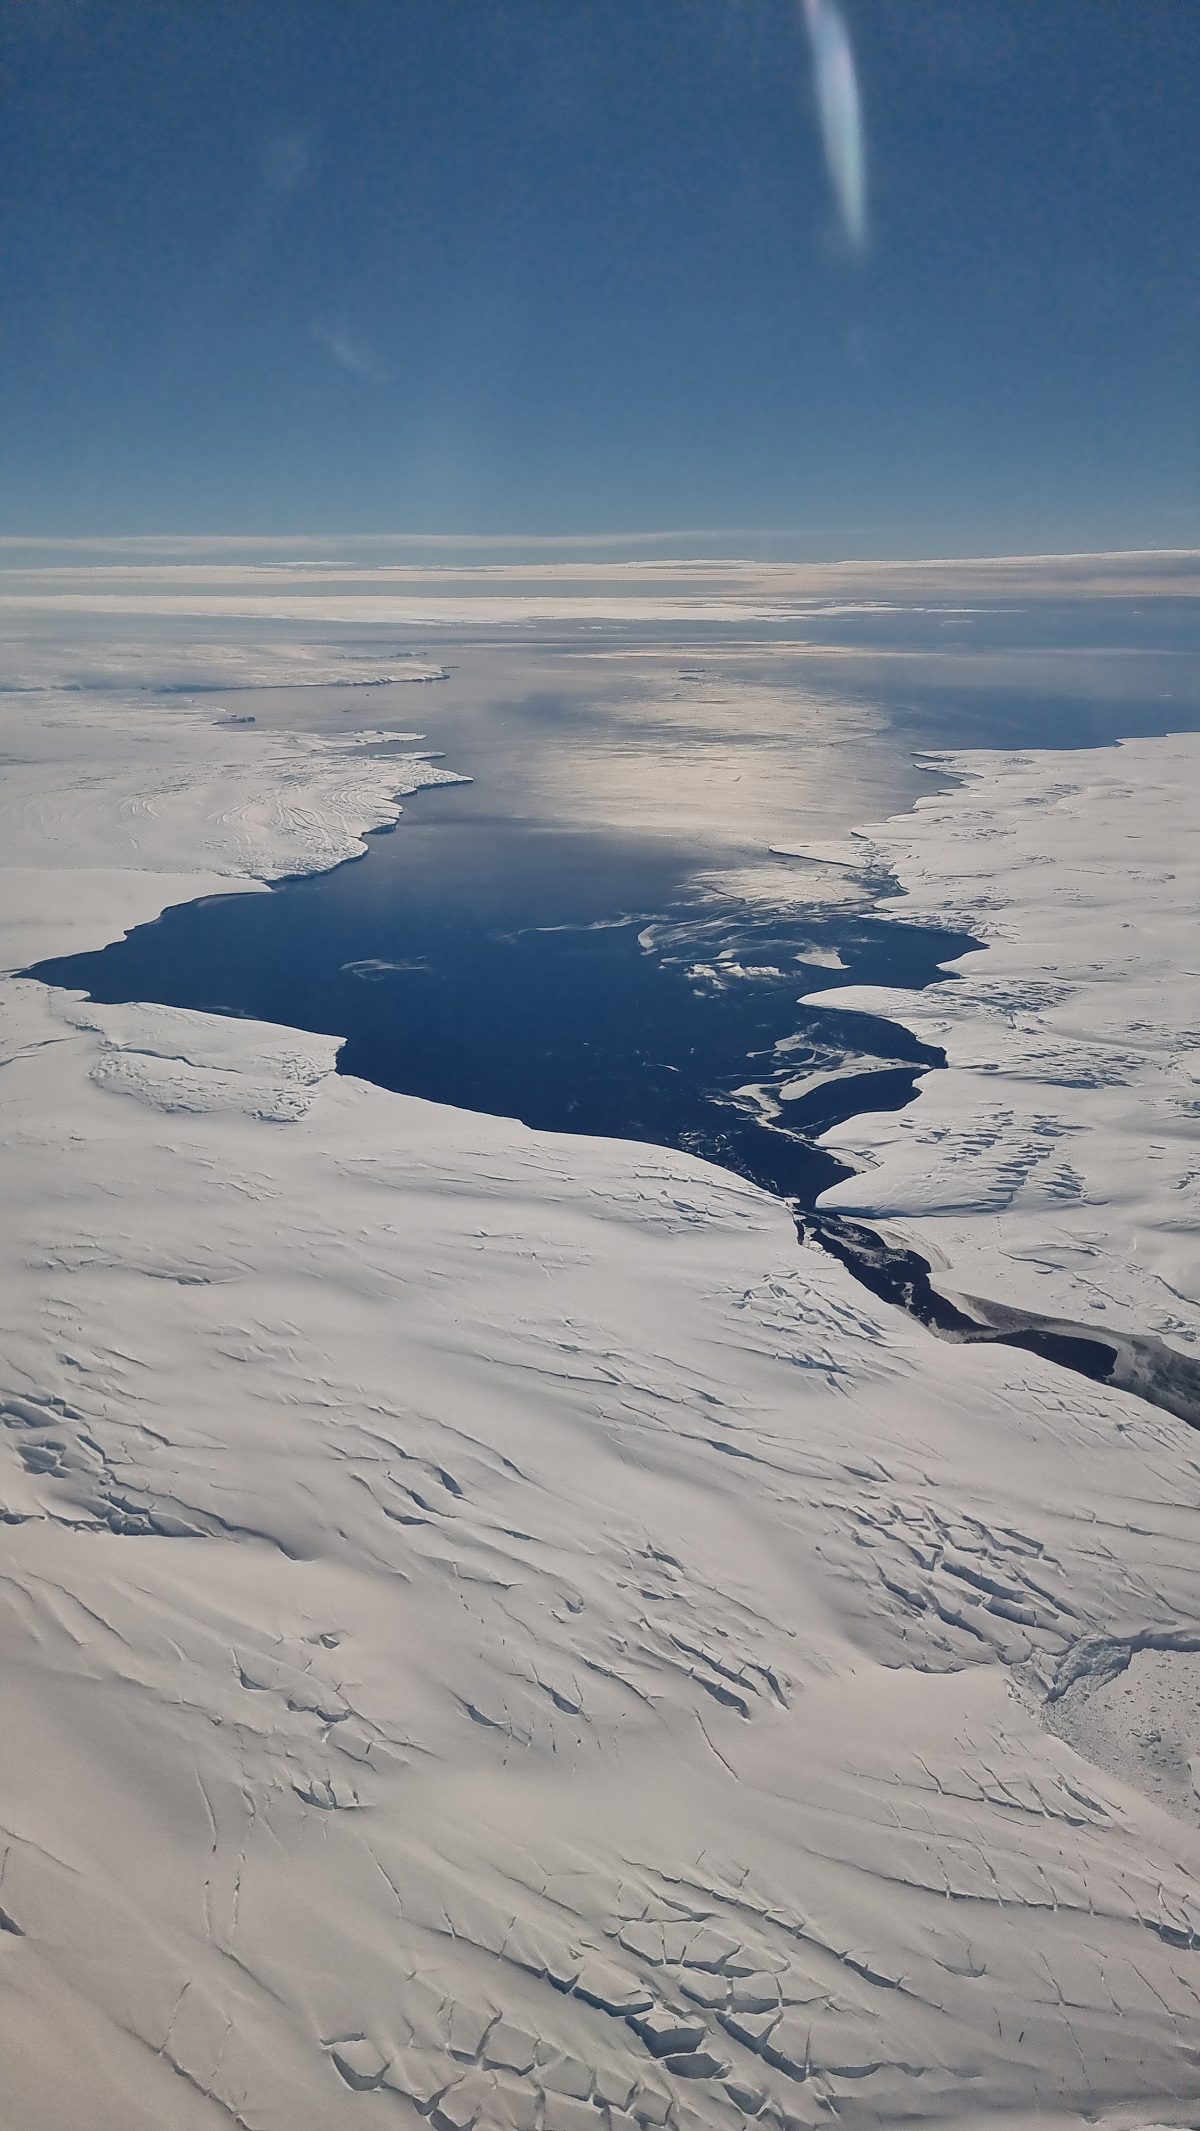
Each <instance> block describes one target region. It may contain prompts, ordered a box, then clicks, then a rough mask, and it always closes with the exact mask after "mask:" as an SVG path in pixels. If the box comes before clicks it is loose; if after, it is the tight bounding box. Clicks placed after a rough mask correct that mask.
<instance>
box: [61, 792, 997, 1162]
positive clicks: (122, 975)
mask: <svg viewBox="0 0 1200 2131" xmlns="http://www.w3.org/2000/svg"><path fill="white" fill-rule="evenodd" d="M439 809H440V810H441V811H442V812H443V814H448V815H449V816H450V818H449V819H447V820H446V821H445V823H444V830H443V836H442V848H443V857H442V859H441V861H440V862H439V860H438V858H437V857H436V856H435V854H434V848H433V847H434V846H435V845H436V844H437V842H438V826H439V825H438V819H437V817H438V813H439ZM456 809H457V812H458V814H459V816H461V813H462V801H461V800H459V799H456V797H455V794H454V793H453V792H451V791H446V792H444V793H440V792H437V791H432V792H427V793H423V794H421V795H419V796H418V797H417V798H416V799H414V800H412V801H411V802H409V811H407V812H406V814H405V815H404V817H403V819H402V821H401V822H400V824H399V825H398V826H397V828H396V829H395V830H393V831H390V832H387V833H385V834H382V835H379V836H376V837H373V838H371V839H370V846H371V848H370V851H369V854H368V856H367V857H366V858H365V859H362V860H354V861H351V862H349V863H348V864H346V865H344V866H341V867H338V868H337V869H335V871H334V872H332V873H326V874H321V875H315V876H312V877H310V878H307V879H299V880H291V881H285V882H282V883H280V884H279V885H277V886H276V887H274V888H272V889H271V890H270V892H269V893H267V894H265V895H260V896H240V895H239V896H225V897H215V898H212V899H209V900H206V901H202V902H197V903H191V904H184V905H181V906H179V907H178V908H176V909H173V910H169V911H167V912H166V913H165V914H164V916H163V917H162V918H161V919H159V920H158V921H157V922H156V923H155V924H152V925H145V926H141V927H139V928H138V929H137V930H136V931H134V932H133V933H131V934H130V935H129V936H128V938H127V939H125V940H123V941H121V942H119V943H118V944H116V945H114V946H111V947H108V948H106V949H104V950H103V952H101V953H98V954H90V955H77V956H73V957H69V958H66V959H64V960H59V961H53V962H46V963H43V964H41V965H39V967H38V969H37V970H36V972H35V974H36V975H38V976H39V977H42V978H44V979H45V980H46V981H48V982H50V983H54V984H60V985H66V986H69V987H71V988H72V989H78V990H83V991H86V992H87V993H89V994H90V996H91V997H92V998H94V999H97V1000H105V1001H123V1000H131V999H137V1000H153V1001H156V1002H158V1003H160V1004H162V1005H167V1006H182V1007H190V1008H194V1009H199V1010H201V1011H204V1012H209V1013H223V1014H234V1015H245V1016H250V1017H253V1018H254V1019H258V1020H266V1021H274V1022H279V1023H283V1024H285V1025H287V1026H290V1027H299V1028H305V1029H312V1030H317V1031H322V1032H325V1033H328V1034H335V1035H340V1036H343V1037H344V1038H345V1042H344V1046H343V1049H342V1051H341V1054H340V1057H339V1069H340V1070H341V1071H342V1072H345V1073H351V1074H355V1075H357V1076H359V1077H361V1078H363V1079H366V1080H371V1081H375V1082H377V1083H378V1084H379V1085H381V1086H383V1087H386V1088H392V1089H396V1090H398V1091H400V1092H402V1093H404V1094H409V1095H419V1096H423V1097H426V1098H428V1099H430V1100H432V1101H435V1102H444V1103H451V1104H454V1105H456V1106H458V1107H461V1108H464V1109H471V1110H482V1111H490V1112H492V1113H495V1114H498V1115H502V1116H511V1117H516V1118H520V1119H521V1120H522V1121H523V1122H524V1123H526V1124H528V1125H531V1126H534V1127H537V1128H540V1129H545V1130H556V1131H568V1132H584V1133H593V1134H600V1135H611V1136H615V1137H620V1138H625V1139H635V1140H647V1141H653V1142H657V1143H658V1144H661V1145H664V1146H673V1147H680V1148H686V1149H688V1150H690V1151H691V1152H693V1153H697V1154H702V1155H704V1156H706V1157H708V1158H710V1159H712V1160H714V1161H718V1162H721V1163H723V1164H725V1165H726V1166H728V1167H730V1168H733V1169H735V1170H737V1171H739V1172H740V1173H741V1174H743V1175H746V1176H749V1177H751V1178H753V1179H754V1180H755V1181H756V1182H759V1183H761V1184H763V1185H765V1186H766V1187H767V1188H769V1189H771V1190H773V1191H776V1192H780V1193H783V1194H785V1195H787V1196H789V1197H796V1198H798V1199H800V1200H801V1201H802V1202H803V1203H804V1204H805V1205H810V1204H811V1203H812V1202H813V1200H814V1199H815V1197H816V1195H817V1193H818V1192H820V1191H821V1190H823V1189H824V1188H825V1187H826V1186H827V1185H829V1184H831V1183H833V1182H835V1181H836V1180H837V1179H838V1178H839V1177H840V1176H842V1175H843V1174H844V1173H845V1171H844V1169H843V1168H842V1166H841V1165H840V1164H839V1163H838V1162H836V1161H835V1160H834V1158H833V1157H832V1156H831V1155H829V1154H827V1153H825V1152H824V1151H823V1150H822V1149H820V1148H818V1147H816V1146H814V1145H813V1144H812V1141H813V1135H814V1134H815V1133H817V1132H818V1131H820V1130H821V1129H823V1128H824V1127H825V1126H827V1125H829V1124H830V1123H832V1122H833V1121H834V1120H835V1119H836V1118H838V1117H845V1116H849V1115H852V1114H853V1113H854V1112H855V1111H856V1110H861V1109H864V1108H873V1109H889V1108H894V1107H898V1106H899V1105H900V1104H901V1103H902V1102H904V1101H907V1100H908V1099H909V1097H910V1095H911V1092H912V1088H913V1082H914V1078H915V1076H916V1074H917V1073H918V1072H920V1071H921V1070H922V1069H924V1068H927V1067H929V1066H930V1065H935V1064H938V1063H940V1062H941V1054H940V1053H939V1052H936V1051H934V1050H931V1049H930V1048H929V1047H928V1046H926V1045H924V1044H921V1043H920V1042H918V1041H917V1040H916V1038H915V1037H913V1036H911V1035H909V1034H908V1032H907V1031H905V1030H903V1029H900V1028H897V1027H894V1026H892V1025H891V1024H889V1023H887V1022H883V1021H876V1020H873V1019H871V1018H870V1017H868V1016H865V1015H861V1014H852V1013H837V1012H830V1011H827V1010H825V1009H817V1008H804V1007H801V1006H800V1005H799V1004H798V1001H799V998H800V996H801V995H802V994H803V993H804V992H807V991H810V990H813V989H823V988H826V987H836V986H845V985H847V984H851V983H872V982H877V981H886V982H892V983H901V984H911V985H923V984H926V983H931V982H936V981H939V967H938V965H939V964H940V963H941V962H943V961H945V960H947V959H949V958H951V957H953V956H955V955H958V954H961V953H962V952H964V950H965V949H966V948H967V947H969V946H971V945H972V944H973V943H972V942H971V941H970V940H969V939H968V938H967V937H966V936H965V935H963V934H956V933H950V932H941V931H935V930H932V929H929V928H926V927H919V926H906V925H903V924H896V923H891V922H884V921H882V920H880V919H879V918H876V917H873V916H870V915H864V914H854V915H849V916H847V915H845V914H841V913H838V914H833V915H831V914H829V913H827V912H822V911H820V910H813V911H809V912H805V911H804V910H803V908H800V909H798V910H797V911H795V912H794V913H789V914H788V915H787V916H786V917H782V916H780V915H779V914H778V913H767V914H761V913H755V912H754V911H753V910H749V911H748V910H747V909H745V908H744V907H740V906H738V907H733V908H730V907H723V906H722V905H721V904H720V903H714V902H712V901H710V900H704V899H701V898H699V897H698V896H697V894H696V892H695V890H694V888H692V887H691V885H690V884H689V882H688V880H687V879H686V877H685V876H682V875H681V871H680V864H679V860H678V858H672V857H671V855H670V854H666V853H664V852H663V851H662V849H661V848H660V847H658V846H656V845H654V844H639V843H636V842H634V841H632V840H625V839H621V838H618V837H614V836H612V835H605V836H587V835H582V834H579V833H574V834H570V833H555V832H554V831H551V830H546V829H538V828H536V827H530V826H529V825H527V824H523V825H514V824H505V823H502V822H500V823H498V822H495V821H492V822H490V823H486V822H484V821H483V820H481V818H480V816H479V814H478V812H476V814H475V815H474V816H473V817H472V830H473V834H471V835H470V836H467V837H464V836H463V834H462V824H461V820H460V821H459V823H458V826H457V828H455V826H454V813H455V810H456ZM448 848H452V849H453V851H454V853H455V856H454V862H453V864H452V865H448V864H447V863H446V862H445V858H444V852H445V850H446V849H448ZM470 854H473V858H474V864H473V865H472V863H470ZM831 949H836V950H837V952H838V954H839V955H840V957H841V960H842V963H843V964H844V967H843V968H841V969H840V970H829V969H826V968H823V967H821V966H818V964H817V963H815V962H814V961H813V959H812V957H813V954H814V951H817V952H818V953H819V952H820V951H821V950H825V951H828V950H831ZM731 965H732V968H731ZM747 967H749V968H752V969H753V970H754V971H755V972H757V973H756V974H754V975H749V976H747V975H738V974H733V973H732V969H733V968H735V969H738V970H741V969H745V968H747ZM780 1044H783V1045H785V1046H786V1048H784V1049H778V1048H777V1046H779V1045H780ZM847 1057H849V1058H851V1059H852V1060H853V1061H855V1065H856V1070H855V1071H854V1073H853V1076H852V1078H850V1079H848V1080H844V1081H842V1082H839V1083H838V1085H837V1086H836V1087H834V1088H832V1089H831V1088H822V1089H820V1090H818V1091H817V1092H815V1093H814V1094H812V1095H811V1096H809V1097H807V1098H805V1099H803V1100H801V1101H799V1102H788V1103H780V1102H779V1101H778V1100H777V1098H776V1094H775V1091H776V1090H777V1089H778V1088H779V1087H780V1086H782V1085H783V1084H785V1083H787V1082H789V1081H791V1082H793V1083H794V1081H795V1080H796V1078H797V1077H798V1076H801V1075H803V1074H805V1073H806V1072H808V1071H811V1070H822V1069H824V1070H828V1069H830V1068H838V1067H841V1066H843V1065H844V1063H845V1061H846V1059H847ZM747 1083H753V1084H754V1085H755V1086H757V1087H759V1088H760V1089H762V1091H763V1095H762V1098H761V1100H759V1101H758V1102H755V1101H754V1100H753V1099H751V1098H749V1097H746V1096H744V1095H739V1093H738V1091H739V1090H740V1089H742V1088H744V1087H745V1085H746V1084H747ZM772 1113H773V1114H772Z"/></svg>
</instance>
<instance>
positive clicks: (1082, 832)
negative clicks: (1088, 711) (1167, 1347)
mask: <svg viewBox="0 0 1200 2131" xmlns="http://www.w3.org/2000/svg"><path fill="white" fill-rule="evenodd" d="M940 759H941V761H942V763H943V766H944V767H945V768H946V769H948V770H950V771H952V772H953V773H954V775H955V776H956V778H958V779H959V780H960V781H959V782H958V783H957V784H956V785H955V786H954V787H953V788H952V789H950V790H948V791H943V792H940V793H939V794H938V795H937V796H936V797H934V798H930V799H925V800H922V801H921V802H920V803H919V804H918V806H917V807H916V809H915V810H914V812H913V813H912V814H910V815H906V816H904V817H902V818H898V819H897V820H895V821H892V822H889V823H888V824H887V825H886V827H885V828H884V829H883V830H881V831H872V832H871V836H872V843H873V846H874V851H875V855H876V857H877V858H879V859H881V860H882V861H883V862H884V863H885V864H887V865H888V866H889V867H890V868H891V869H892V870H893V871H894V872H895V874H896V875H897V876H898V878H899V881H900V884H901V887H902V889H903V894H902V896H901V898H900V900H899V901H898V902H897V903H896V905H895V908H896V911H897V914H898V915H900V916H903V917H904V918H905V919H916V920H920V919H922V918H928V919H931V920H934V921H936V922H939V923H942V922H948V923H952V924H955V925H959V926H962V927H963V928H965V929H966V930H967V931H969V932H971V933H972V934H973V935H974V936H975V937H976V938H977V939H979V940H980V941H982V942H985V943H986V945H985V947H984V948H983V950H982V951H981V952H980V953H977V954H970V955H967V956H965V957H964V958H963V960H962V961H961V962H958V963H956V964H955V965H954V977H953V980H952V981H951V982H949V983H946V984H942V985H939V986H937V987H935V988H934V989H932V990H930V991H926V992H923V993H921V994H919V995H917V994H913V993H905V992H894V991H878V990H865V989H863V990H855V991H840V992H838V993H837V994H836V995H832V996H831V1000H830V1003H831V1004H836V1006H837V1008H838V1009H839V1010H842V1009H844V1008H846V1007H860V1008H862V1009H863V1010H865V1011H867V1012H870V1013H878V1014H883V1015H885V1016H886V1017H887V1018H889V1019H891V1020H898V1021H903V1022H904V1023H906V1024H907V1026H908V1027H909V1028H911V1029H914V1030H915V1031H916V1032H917V1033H918V1034H919V1035H920V1036H921V1037H922V1038H923V1039H924V1040H925V1041H926V1042H928V1043H934V1044H938V1045H940V1046H941V1047H943V1048H944V1049H945V1051H946V1054H947V1058H948V1062H949V1064H948V1070H947V1071H945V1072H935V1073H931V1074H929V1075H927V1077H926V1079H925V1080H924V1082H923V1083H922V1086H921V1088H920V1092H919V1095H918V1098H917V1100H916V1102H915V1103H914V1104H913V1105H912V1106H911V1108H909V1109H907V1110H904V1111H902V1112H900V1113H899V1114H897V1115H895V1116H890V1117H881V1116H870V1117H865V1118H864V1117H860V1118H855V1119H853V1120H852V1121H851V1122H850V1123H849V1124H846V1125H842V1126H839V1127H838V1128H837V1129H836V1130H835V1131H833V1132H831V1133H830V1134H829V1135H828V1136H827V1142H826V1143H827V1144H828V1145H829V1146H831V1147H832V1148H834V1149H835V1150H836V1151H837V1152H838V1153H841V1154H845V1155H847V1156H848V1157H849V1158H850V1159H851V1160H853V1161H854V1162H856V1163H858V1164H861V1165H862V1166H861V1173H860V1174H859V1175H857V1176H856V1177H854V1178H852V1179H850V1180H849V1181H847V1182H846V1183H843V1184H840V1185H838V1186H837V1187H836V1189H834V1190H833V1191H831V1192H829V1193H828V1194H827V1195H826V1198H825V1200H824V1202H823V1203H824V1204H825V1205H826V1206H828V1207H830V1208H831V1209H834V1210H836V1211H839V1212H843V1213H854V1214H859V1213H862V1214H865V1213H867V1212H869V1213H870V1214H871V1215H872V1216H877V1217H879V1218H880V1219H882V1220H885V1221H887V1222H889V1223H890V1224H891V1225H893V1226H898V1227H899V1228H901V1229H902V1231H903V1233H904V1235H905V1236H906V1237H911V1238H912V1239H913V1240H914V1241H915V1242H916V1244H917V1247H918V1248H919V1249H920V1250H922V1251H923V1252H924V1253H925V1254H926V1255H927V1256H928V1257H929V1258H930V1259H931V1260H932V1262H933V1263H934V1264H935V1265H936V1266H937V1267H938V1268H939V1284H940V1285H941V1286H943V1287H944V1288H945V1289H946V1290H947V1291H950V1292H955V1293H959V1294H966V1295H977V1296H981V1297H984V1298H986V1299H988V1300H991V1301H996V1302H1001V1303H1008V1304H1012V1305H1016V1306H1018V1307H1020V1308H1023V1309H1028V1310H1037V1311H1041V1312H1043V1313H1044V1314H1046V1315H1049V1316H1058V1317H1062V1318H1067V1319H1071V1318H1074V1319H1076V1320H1079V1321H1082V1322H1086V1323H1089V1324H1094V1325H1095V1326H1096V1327H1097V1328H1103V1327H1110V1328H1113V1329H1115V1330H1118V1331H1125V1332H1133V1333H1139V1332H1140V1333H1147V1332H1150V1333H1154V1334H1156V1335H1157V1336H1159V1337H1160V1338H1162V1339H1165V1340H1166V1341H1168V1342H1170V1343H1171V1344H1173V1345H1175V1346H1177V1347H1179V1348H1180V1349H1181V1350H1182V1351H1184V1352H1193V1353H1195V1352H1196V1351H1197V1349H1198V1348H1200V925H1198V923H1197V912H1198V911H1200V802H1198V800H1197V793H1198V792H1200V736H1198V735H1196V734H1194V733H1188V734H1180V735H1176V736H1174V737H1171V738H1169V739H1160V740H1136V741H1129V742H1126V743H1125V744H1124V745H1122V746H1121V747H1118V748H1097V749H1090V750H1084V751H1080V752H1078V753H1069V754H1067V753H1062V754H1056V753H1050V752H1047V753H1046V754H1038V755H1018V754H996V755H986V754H978V755H974V756H947V757H945V758H940Z"/></svg>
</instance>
